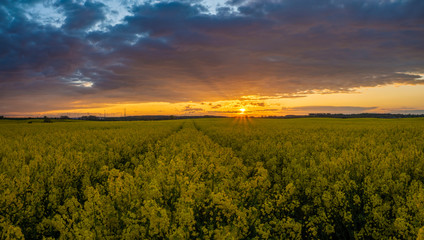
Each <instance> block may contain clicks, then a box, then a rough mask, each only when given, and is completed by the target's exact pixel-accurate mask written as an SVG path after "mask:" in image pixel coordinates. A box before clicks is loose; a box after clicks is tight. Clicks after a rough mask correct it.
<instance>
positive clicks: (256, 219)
mask: <svg viewBox="0 0 424 240" xmlns="http://www.w3.org/2000/svg"><path fill="white" fill-rule="evenodd" d="M423 133H424V122H423V120H422V119H400V120H376V119H360V120H358V119H349V120H340V119H295V120H274V119H267V120H265V119H253V120H252V119H244V120H242V119H239V120H237V119H196V120H194V121H192V120H174V121H155V122H79V121H70V122H55V124H39V123H38V124H37V123H35V124H26V122H25V123H24V122H19V121H8V120H5V121H2V123H1V124H0V233H1V235H0V236H1V237H0V239H24V237H25V238H27V239H57V238H59V239H164V238H165V239H330V238H332V239H424V152H423V151H424V138H423V137H424V135H423Z"/></svg>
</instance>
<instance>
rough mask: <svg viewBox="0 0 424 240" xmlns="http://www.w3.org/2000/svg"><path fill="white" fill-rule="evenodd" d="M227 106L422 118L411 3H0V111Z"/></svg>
mask: <svg viewBox="0 0 424 240" xmlns="http://www.w3.org/2000/svg"><path fill="white" fill-rule="evenodd" d="M240 109H245V111H244V113H243V114H247V115H252V116H267V115H292V114H307V113H363V112H368V113H373V112H378V113H411V114H424V1H422V0H204V1H202V0H192V1H189V0H179V1H178V0H165V1H159V0H145V1H142V0H138V1H137V0H123V1H118V0H97V1H95V0H93V1H91V0H1V1H0V115H3V116H14V117H28V116H43V115H48V116H61V115H68V116H71V117H73V116H80V115H87V114H89V115H98V116H104V115H106V116H121V115H122V114H123V113H124V111H125V112H126V115H171V114H172V115H225V116H237V115H239V114H241V113H242V112H241V111H240Z"/></svg>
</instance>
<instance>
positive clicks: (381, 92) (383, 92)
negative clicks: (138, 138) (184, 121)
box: [8, 84, 424, 117]
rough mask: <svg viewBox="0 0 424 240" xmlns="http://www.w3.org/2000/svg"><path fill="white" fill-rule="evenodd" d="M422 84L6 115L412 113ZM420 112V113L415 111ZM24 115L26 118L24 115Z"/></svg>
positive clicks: (74, 105)
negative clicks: (328, 92)
mask: <svg viewBox="0 0 424 240" xmlns="http://www.w3.org/2000/svg"><path fill="white" fill-rule="evenodd" d="M423 93H424V85H399V84H396V85H395V84H393V85H389V86H380V87H369V88H357V89H353V90H352V91H350V92H342V93H332V94H325V93H320V94H317V93H315V94H312V93H309V94H303V95H297V96H278V95H277V96H262V95H248V96H241V97H240V98H238V99H232V100H220V101H203V102H191V101H190V102H178V103H170V102H144V103H125V102H121V103H117V104H104V103H93V102H90V101H84V100H74V101H72V102H70V103H69V107H68V108H63V109H58V110H54V111H47V112H27V113H23V114H22V113H9V114H8V115H9V116H44V115H48V116H61V115H69V116H70V117H79V116H83V115H95V116H100V117H102V116H106V117H120V116H124V114H125V115H126V116H140V115H193V116H194V115H196V116H199V115H200V116H202V115H218V116H233V117H235V116H237V115H241V114H246V113H249V116H256V117H258V116H283V115H301V114H308V113H310V112H332V113H360V112H379V113H385V112H405V113H408V111H409V112H414V111H420V110H424V94H423ZM418 113H419V112H418ZM25 114H26V115H25Z"/></svg>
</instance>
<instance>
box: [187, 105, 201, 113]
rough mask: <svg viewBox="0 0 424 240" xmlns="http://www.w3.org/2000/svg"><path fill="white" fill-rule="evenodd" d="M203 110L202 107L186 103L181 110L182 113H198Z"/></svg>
mask: <svg viewBox="0 0 424 240" xmlns="http://www.w3.org/2000/svg"><path fill="white" fill-rule="evenodd" d="M203 111H204V109H203V108H196V107H193V106H192V105H186V106H185V107H184V109H183V110H182V112H184V113H198V112H203Z"/></svg>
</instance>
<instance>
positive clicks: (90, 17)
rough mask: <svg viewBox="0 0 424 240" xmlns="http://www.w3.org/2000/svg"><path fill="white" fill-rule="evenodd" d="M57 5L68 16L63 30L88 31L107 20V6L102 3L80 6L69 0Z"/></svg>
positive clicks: (90, 2) (89, 2)
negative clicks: (105, 12) (105, 13)
mask: <svg viewBox="0 0 424 240" xmlns="http://www.w3.org/2000/svg"><path fill="white" fill-rule="evenodd" d="M55 5H56V6H57V7H59V8H60V9H61V11H63V12H64V14H65V16H66V19H65V23H64V25H63V26H62V28H63V29H64V30H67V31H69V30H70V31H72V30H86V29H88V28H90V27H93V26H94V25H95V24H96V23H98V22H100V21H103V20H105V19H106V17H105V15H104V10H103V9H104V8H105V5H104V4H103V3H100V2H92V1H86V2H85V3H83V4H80V3H76V2H73V1H69V0H61V1H59V2H57V3H56V4H55Z"/></svg>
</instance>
